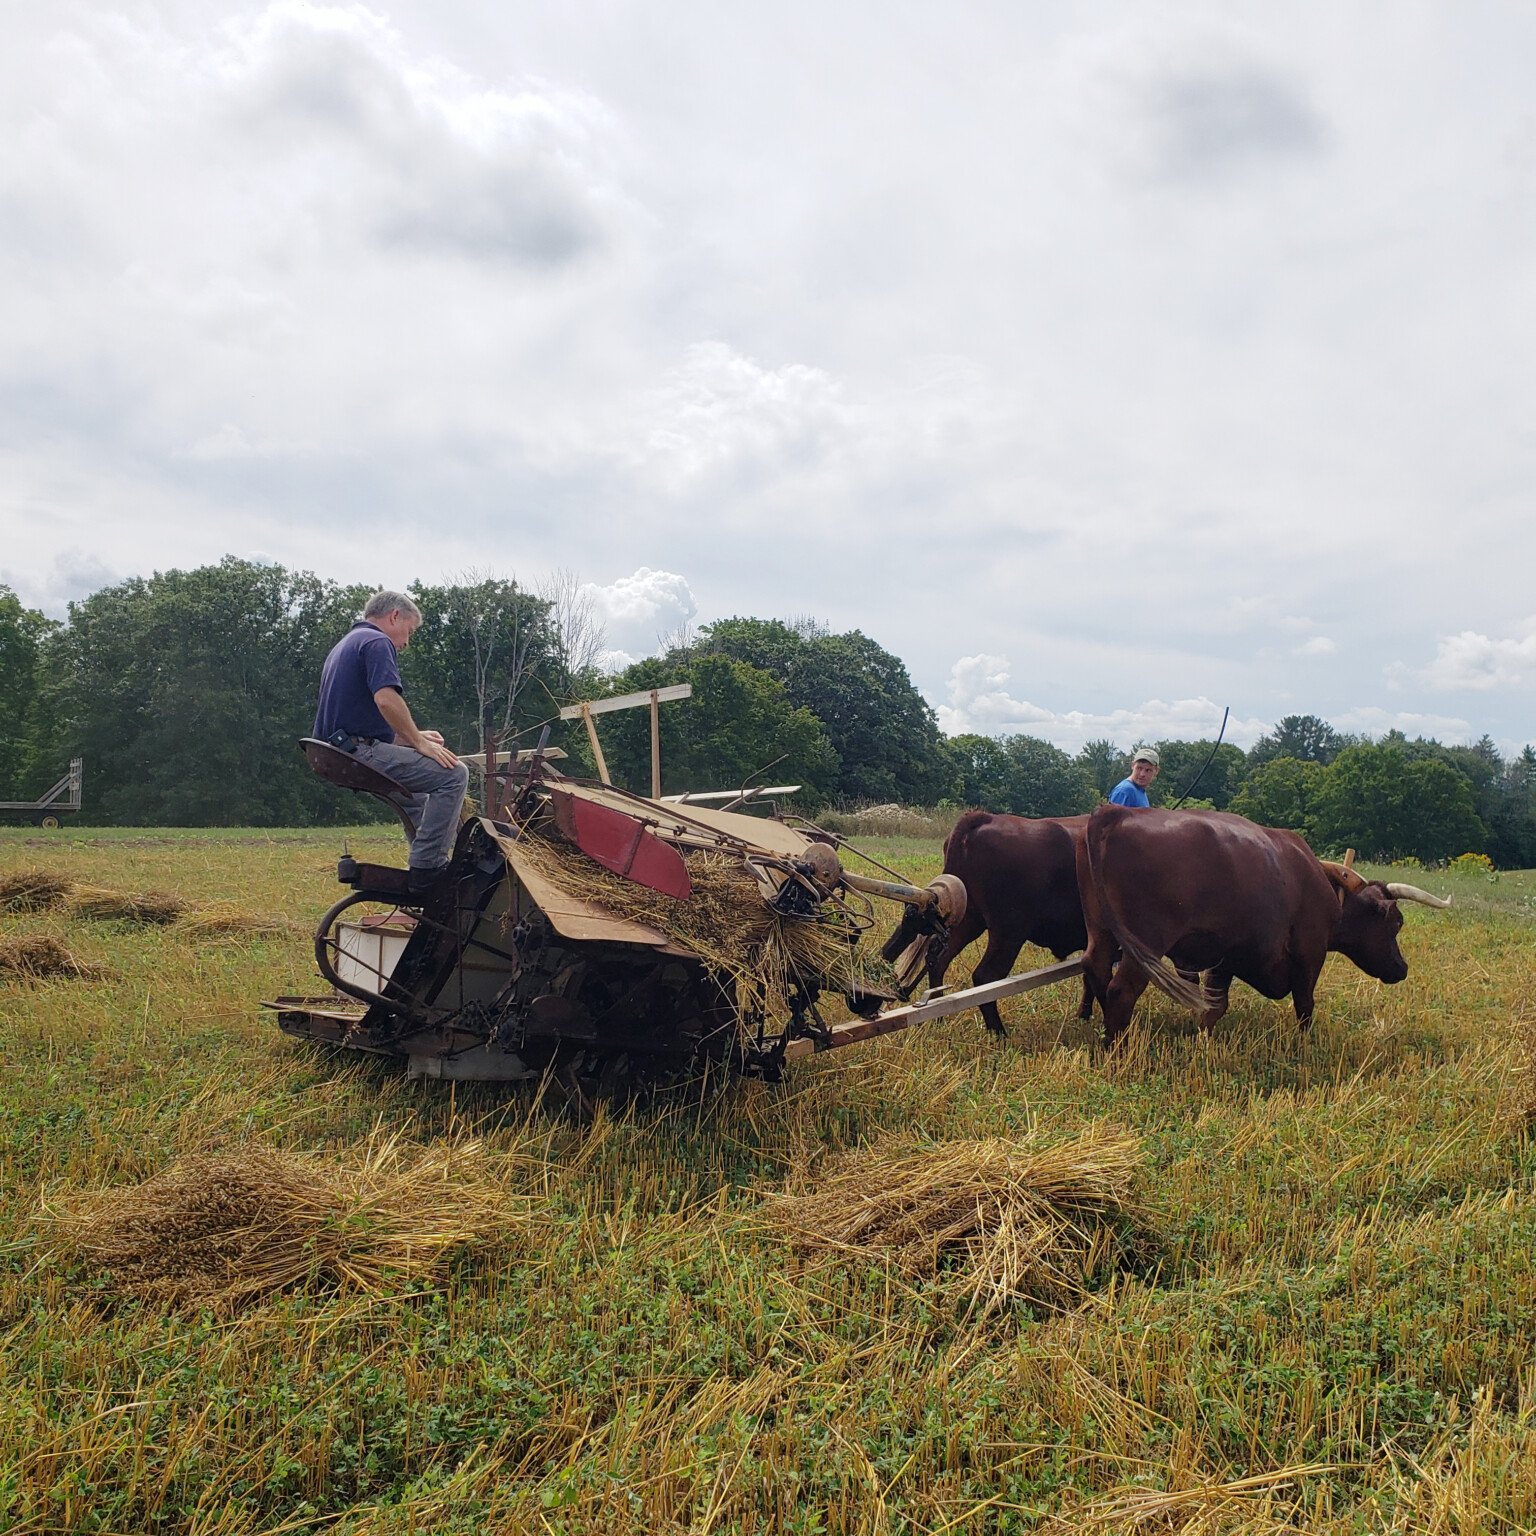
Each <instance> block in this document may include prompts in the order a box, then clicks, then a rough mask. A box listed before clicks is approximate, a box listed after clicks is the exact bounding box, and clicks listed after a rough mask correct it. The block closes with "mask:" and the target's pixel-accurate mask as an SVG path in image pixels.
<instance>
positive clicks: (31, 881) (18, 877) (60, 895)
mask: <svg viewBox="0 0 1536 1536" xmlns="http://www.w3.org/2000/svg"><path fill="white" fill-rule="evenodd" d="M74 888H75V882H74V881H73V880H71V879H70V878H69V877H68V876H67V875H60V874H56V873H54V871H53V870H51V869H18V870H16V871H14V872H13V873H12V874H9V875H3V876H0V912H46V911H47V910H48V909H49V908H50V907H56V906H58V905H59V903H60V902H61V901H63V900H64V898H65V897H66V896H68V895H69V893H70V892H71V891H72V890H74Z"/></svg>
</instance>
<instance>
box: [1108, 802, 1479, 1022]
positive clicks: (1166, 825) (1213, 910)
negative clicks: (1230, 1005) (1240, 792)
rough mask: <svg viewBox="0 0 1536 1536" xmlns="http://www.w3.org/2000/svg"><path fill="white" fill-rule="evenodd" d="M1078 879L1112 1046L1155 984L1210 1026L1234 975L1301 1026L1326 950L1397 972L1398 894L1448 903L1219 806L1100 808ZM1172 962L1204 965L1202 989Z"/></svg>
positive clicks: (1379, 974) (1383, 972) (1375, 970)
mask: <svg viewBox="0 0 1536 1536" xmlns="http://www.w3.org/2000/svg"><path fill="white" fill-rule="evenodd" d="M1078 879H1079V883H1080V885H1081V887H1082V896H1083V914H1084V919H1085V922H1086V924H1087V929H1088V948H1087V952H1086V953H1085V954H1084V956H1083V969H1084V978H1085V980H1086V981H1087V983H1088V986H1089V987H1090V988H1091V990H1092V992H1093V995H1094V996H1095V997H1096V998H1097V999H1098V1000H1099V1002H1100V1003H1101V1004H1102V1005H1103V1008H1104V1043H1105V1045H1106V1046H1112V1045H1113V1044H1114V1043H1115V1041H1116V1039H1117V1038H1118V1037H1119V1035H1120V1033H1121V1031H1122V1030H1124V1029H1125V1027H1126V1025H1127V1024H1128V1023H1129V1022H1130V1018H1131V1011H1132V1010H1133V1009H1134V1008H1135V1006H1136V999H1137V998H1138V997H1140V996H1141V994H1142V992H1143V991H1144V990H1145V988H1146V985H1147V983H1148V981H1151V982H1152V983H1153V984H1154V985H1155V986H1157V987H1158V988H1159V989H1160V990H1161V991H1163V992H1166V993H1167V994H1168V996H1169V997H1172V998H1174V999H1175V1000H1176V1001H1177V1002H1180V1003H1182V1004H1184V1006H1185V1007H1187V1008H1190V1009H1193V1010H1194V1011H1195V1012H1197V1013H1198V1014H1200V1016H1201V1024H1202V1025H1204V1026H1205V1027H1207V1028H1208V1027H1209V1026H1210V1025H1212V1024H1214V1023H1215V1022H1216V1021H1217V1020H1218V1019H1219V1018H1220V1017H1221V1016H1222V1015H1223V1014H1224V1013H1225V1012H1226V1011H1227V993H1228V989H1229V988H1230V987H1231V985H1232V982H1233V980H1234V978H1235V979H1237V980H1239V981H1245V982H1247V983H1248V985H1249V986H1250V987H1252V988H1253V989H1254V990H1255V991H1256V992H1261V993H1262V994H1263V995H1264V996H1265V997H1271V998H1281V997H1284V996H1286V994H1287V993H1289V994H1290V996H1291V999H1292V1002H1293V1004H1294V1006H1295V1009H1296V1019H1297V1022H1298V1023H1299V1024H1301V1025H1302V1026H1303V1027H1305V1026H1306V1025H1308V1024H1310V1023H1311V1022H1312V1008H1313V1000H1314V997H1315V994H1316V990H1317V978H1318V976H1319V975H1320V974H1321V972H1322V969H1323V961H1324V959H1325V958H1326V957H1327V955H1328V954H1329V952H1330V951H1335V950H1336V951H1337V952H1338V953H1339V954H1342V955H1346V956H1348V957H1349V959H1351V960H1353V961H1354V963H1355V964H1356V965H1358V966H1359V967H1360V969H1361V970H1362V971H1364V972H1365V973H1366V974H1367V975H1368V976H1374V977H1376V978H1377V979H1378V980H1379V981H1385V982H1398V981H1401V980H1402V979H1403V977H1405V976H1406V975H1407V974H1408V962H1407V961H1406V960H1405V959H1403V955H1402V951H1401V950H1400V949H1399V948H1398V947H1397V934H1398V930H1399V929H1400V928H1401V927H1402V926H1403V917H1402V913H1401V912H1399V911H1398V906H1397V903H1398V901H1399V900H1404V901H1420V902H1424V903H1426V904H1427V905H1429V906H1432V907H1448V906H1449V905H1450V902H1449V901H1442V900H1441V899H1440V898H1439V897H1436V896H1431V895H1430V894H1429V893H1428V892H1427V891H1421V890H1419V889H1418V887H1416V886H1412V885H1401V884H1398V883H1396V882H1394V883H1392V884H1390V885H1386V884H1383V883H1382V882H1381V881H1379V880H1365V879H1362V878H1361V877H1360V876H1359V875H1357V874H1356V873H1355V872H1354V871H1353V870H1351V869H1347V868H1346V867H1345V866H1344V865H1342V864H1330V863H1326V862H1325V861H1323V860H1321V859H1319V858H1318V857H1317V855H1316V854H1314V853H1313V852H1312V850H1311V849H1310V848H1309V847H1307V845H1306V844H1305V843H1304V842H1303V841H1302V840H1301V838H1299V837H1298V836H1297V835H1296V834H1295V833H1294V832H1285V831H1281V830H1278V829H1276V828H1271V827H1260V826H1257V825H1255V824H1254V823H1253V822H1251V821H1245V820H1244V819H1243V818H1242V817H1241V816H1233V815H1229V814H1228V813H1226V812H1224V811H1164V810H1133V809H1129V808H1127V807H1125V806H1118V805H1101V806H1100V807H1099V808H1098V809H1097V810H1096V811H1094V813H1093V815H1092V816H1091V817H1090V818H1089V819H1088V828H1087V832H1086V835H1085V836H1084V837H1083V838H1082V840H1081V842H1080V844H1079V848H1078ZM1122 952H1123V953H1122ZM1117 954H1120V955H1121V958H1120V963H1119V966H1118V967H1115V957H1116V955H1117ZM1164 956H1166V957H1167V960H1165V959H1164V958H1163V957H1164ZM1170 960H1171V961H1172V962H1173V964H1172V965H1169V964H1168V961H1170ZM1174 967H1177V968H1178V971H1191V972H1192V971H1204V972H1205V973H1206V976H1205V987H1204V990H1203V991H1202V990H1201V988H1199V987H1198V986H1196V985H1194V984H1193V983H1192V982H1191V981H1189V980H1187V979H1186V978H1185V977H1183V976H1180V975H1179V974H1178V972H1177V971H1175V969H1174Z"/></svg>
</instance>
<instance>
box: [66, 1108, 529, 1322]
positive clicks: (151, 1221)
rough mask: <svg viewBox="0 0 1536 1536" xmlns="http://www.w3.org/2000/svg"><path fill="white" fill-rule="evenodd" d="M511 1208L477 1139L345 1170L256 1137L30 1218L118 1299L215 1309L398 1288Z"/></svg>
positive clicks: (377, 1157) (392, 1140) (393, 1153)
mask: <svg viewBox="0 0 1536 1536" xmlns="http://www.w3.org/2000/svg"><path fill="white" fill-rule="evenodd" d="M510 1214H511V1213H510V1210H509V1201H508V1197H507V1196H506V1194H505V1192H504V1190H503V1188H502V1187H501V1185H500V1184H499V1183H498V1182H497V1181H496V1180H495V1179H494V1178H493V1177H492V1176H491V1174H490V1173H489V1171H488V1170H487V1168H486V1165H485V1162H484V1158H483V1155H482V1151H481V1148H480V1146H479V1144H478V1143H476V1142H459V1143H454V1144H447V1143H438V1144H434V1145H432V1146H429V1147H426V1148H424V1149H418V1150H416V1151H414V1152H412V1151H410V1150H408V1149H407V1148H406V1147H404V1146H402V1145H401V1143H400V1141H399V1139H398V1138H397V1137H393V1136H391V1137H388V1138H384V1139H381V1140H375V1141H374V1142H373V1143H372V1144H371V1145H370V1146H369V1147H368V1149H367V1151H366V1153H365V1155H364V1157H363V1158H362V1160H361V1162H360V1163H357V1164H355V1165H354V1166H352V1167H350V1168H343V1167H339V1166H337V1165H335V1164H334V1163H331V1162H329V1161H322V1160H321V1159H319V1158H316V1157H305V1156H301V1155H299V1154H297V1153H293V1152H285V1151H282V1150H279V1149H277V1148H274V1147H270V1146H266V1145H263V1144H260V1143H253V1144H250V1145H246V1146H243V1147H238V1148H234V1149H229V1150H222V1151H218V1152H205V1153H194V1154H192V1155H190V1156H187V1157H183V1158H180V1159H178V1160H177V1161H176V1162H175V1163H173V1164H172V1165H171V1166H170V1167H169V1168H167V1169H166V1170H165V1171H164V1172H163V1173H159V1174H156V1175H155V1176H154V1177H153V1178H151V1179H149V1180H147V1181H146V1182H145V1183H143V1184H140V1185H137V1186H136V1187H133V1188H128V1189H107V1190H100V1191H96V1192H93V1193H78V1194H69V1195H55V1196H54V1197H52V1198H51V1199H50V1200H47V1201H45V1202H44V1204H43V1207H42V1209H41V1212H40V1215H41V1217H42V1219H43V1220H44V1222H45V1223H46V1224H47V1225H48V1226H49V1227H50V1228H51V1229H52V1234H53V1240H54V1241H53V1246H54V1249H55V1251H56V1252H57V1253H59V1254H61V1255H64V1256H68V1257H71V1258H75V1259H78V1260H81V1261H84V1262H85V1263H86V1264H88V1265H89V1266H91V1267H93V1268H95V1269H98V1270H100V1271H103V1272H105V1274H106V1275H107V1276H108V1277H109V1278H110V1280H111V1282H112V1283H113V1285H114V1286H115V1288H116V1289H118V1290H120V1291H121V1292H123V1293H124V1294H126V1295H129V1296H134V1297H138V1298H140V1299H142V1300H145V1301H152V1302H155V1301H158V1302H162V1303H167V1304H170V1305H173V1306H201V1305H207V1306H211V1307H213V1308H214V1309H215V1310H217V1311H221V1312H226V1313H227V1312H232V1311H236V1310H238V1309H239V1308H240V1307H242V1306H244V1305H248V1304H250V1303H252V1302H254V1301H256V1300H259V1299H260V1298H261V1297H263V1296H267V1295H270V1294H272V1293H273V1292H276V1291H280V1290H286V1289H289V1288H291V1287H294V1286H299V1285H304V1284H314V1285H320V1286H339V1287H342V1288H344V1289H349V1290H357V1291H362V1292H365V1293H367V1294H370V1295H382V1294H385V1293H387V1292H390V1291H392V1290H398V1289H399V1288H400V1287H401V1286H402V1285H403V1284H404V1283H405V1282H408V1281H411V1280H415V1279H418V1278H420V1277H422V1276H424V1275H427V1274H430V1273H432V1272H433V1271H434V1270H436V1269H437V1268H439V1267H440V1266H441V1265H442V1264H443V1263H444V1262H445V1261H446V1260H447V1258H448V1257H449V1256H450V1255H451V1254H452V1253H453V1252H454V1250H456V1249H458V1248H460V1247H461V1246H463V1245H464V1244H466V1243H469V1242H472V1241H474V1240H476V1239H479V1238H483V1237H485V1236H487V1235H488V1234H489V1233H491V1232H492V1231H493V1230H495V1229H496V1228H497V1227H499V1226H501V1225H503V1224H504V1223H505V1222H506V1221H507V1219H508V1217H509V1215H510Z"/></svg>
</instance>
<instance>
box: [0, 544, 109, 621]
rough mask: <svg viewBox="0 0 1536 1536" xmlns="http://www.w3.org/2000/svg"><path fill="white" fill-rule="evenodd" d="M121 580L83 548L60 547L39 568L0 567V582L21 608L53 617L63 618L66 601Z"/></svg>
mask: <svg viewBox="0 0 1536 1536" xmlns="http://www.w3.org/2000/svg"><path fill="white" fill-rule="evenodd" d="M121 580H122V576H121V575H120V573H118V572H117V571H115V570H113V569H112V567H111V566H109V565H108V564H106V562H105V561H103V560H101V559H100V558H99V557H98V556H96V555H94V554H91V553H89V552H88V551H86V550H83V549H72V548H66V549H62V550H60V551H59V552H58V553H57V554H56V555H55V556H54V557H53V559H52V561H51V562H50V564H49V565H48V566H46V567H44V568H43V569H41V570H37V569H31V570H24V571H12V570H8V569H7V568H6V567H5V566H0V582H3V583H4V584H5V585H6V586H8V587H10V588H11V589H12V590H13V591H14V592H15V593H16V595H17V597H19V598H20V599H21V602H22V605H23V606H24V607H27V608H35V609H37V610H38V611H39V612H41V613H46V614H47V615H48V616H49V617H50V618H55V619H62V618H63V617H64V615H65V613H66V612H67V611H68V607H69V604H70V603H72V602H79V601H80V599H81V598H85V597H89V596H90V595H91V593H92V592H98V591H100V590H101V588H102V587H110V586H114V585H116V583H118V582H119V581H121Z"/></svg>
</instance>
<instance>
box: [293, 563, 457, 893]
mask: <svg viewBox="0 0 1536 1536" xmlns="http://www.w3.org/2000/svg"><path fill="white" fill-rule="evenodd" d="M420 623H421V609H420V608H418V607H417V606H416V604H415V603H414V602H412V601H411V599H410V598H408V597H407V596H406V595H405V594H404V593H403V592H375V593H374V594H373V596H372V597H370V598H369V599H368V602H367V604H366V605H365V607H364V608H363V616H362V618H361V619H360V620H359V621H358V622H357V623H356V624H354V625H353V626H352V628H351V629H350V630H348V631H347V633H346V634H345V635H343V636H342V637H341V639H340V640H338V641H337V642H336V644H335V645H334V646H332V647H331V653H330V655H329V656H327V657H326V658H325V666H324V668H323V669H322V670H321V673H320V701H319V704H318V705H317V707H316V710H315V728H314V733H313V734H314V735H316V736H318V737H319V738H320V739H321V740H322V741H328V742H330V743H331V744H332V745H333V746H339V747H341V748H342V750H343V751H347V752H351V753H353V754H354V755H355V756H356V757H357V759H358V761H359V762H363V763H366V764H367V765H368V766H369V767H370V768H376V769H378V771H379V772H380V773H384V774H387V775H388V776H389V777H390V778H392V779H393V780H394V781H395V782H396V783H397V784H400V785H402V786H403V787H404V788H405V790H406V792H407V793H406V795H405V796H404V798H403V799H402V805H403V807H404V809H405V812H406V814H407V815H408V816H409V817H410V818H411V820H412V821H414V822H415V823H416V836H415V837H414V838H413V839H412V840H411V853H410V859H409V865H410V874H409V876H408V884H409V887H410V890H411V892H412V893H413V894H423V893H425V892H426V891H428V890H430V889H431V887H432V886H433V885H434V884H435V883H436V882H437V880H438V879H439V877H440V876H441V875H442V874H443V872H444V871H445V870H446V869H447V867H448V861H449V859H450V858H451V857H452V856H453V840H454V837H455V836H456V835H457V833H458V829H459V812H460V810H461V809H462V808H463V805H464V795H465V791H466V790H467V789H468V787H469V769H468V768H466V767H465V766H464V764H463V763H461V762H460V761H459V760H458V758H456V757H455V756H454V755H453V753H452V752H450V751H449V750H448V748H447V747H446V746H445V745H444V744H443V738H442V737H441V736H440V735H439V734H438V733H437V732H436V731H424V730H421V729H420V728H419V727H418V726H417V724H416V722H415V720H414V719H412V718H411V711H410V707H409V706H408V705H407V704H406V702H405V688H404V685H403V684H402V683H401V681H400V665H399V653H400V652H401V651H403V650H404V649H405V648H406V646H408V645H409V644H410V643H411V636H412V635H413V634H415V633H416V629H417V626H418V625H419V624H420Z"/></svg>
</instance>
